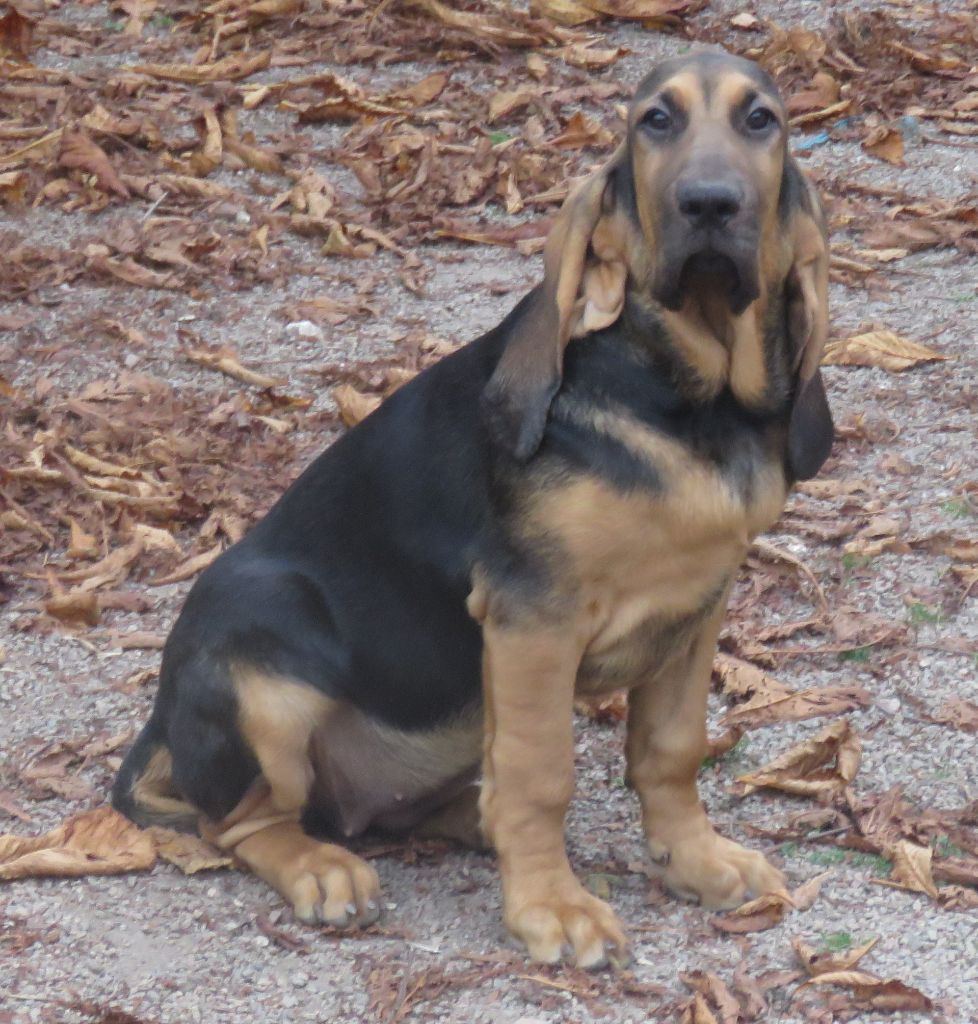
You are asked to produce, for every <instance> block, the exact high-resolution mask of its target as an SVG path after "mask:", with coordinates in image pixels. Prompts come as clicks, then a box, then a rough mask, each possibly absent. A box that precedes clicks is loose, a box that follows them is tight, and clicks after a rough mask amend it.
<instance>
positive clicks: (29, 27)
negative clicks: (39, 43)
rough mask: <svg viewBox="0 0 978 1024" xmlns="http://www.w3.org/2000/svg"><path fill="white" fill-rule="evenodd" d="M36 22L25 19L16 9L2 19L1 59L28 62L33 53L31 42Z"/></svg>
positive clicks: (0, 35) (0, 33) (12, 8)
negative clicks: (7, 58) (6, 58)
mask: <svg viewBox="0 0 978 1024" xmlns="http://www.w3.org/2000/svg"><path fill="white" fill-rule="evenodd" d="M36 24H37V22H36V21H33V20H31V19H30V18H27V17H25V16H24V15H23V14H21V13H20V11H18V10H17V8H16V7H11V8H10V9H9V10H8V11H7V13H6V14H5V15H4V16H3V17H2V18H0V59H3V58H5V57H9V58H12V59H14V60H18V61H23V60H27V58H28V56H29V54H30V52H31V41H32V38H33V35H34V26H35V25H36Z"/></svg>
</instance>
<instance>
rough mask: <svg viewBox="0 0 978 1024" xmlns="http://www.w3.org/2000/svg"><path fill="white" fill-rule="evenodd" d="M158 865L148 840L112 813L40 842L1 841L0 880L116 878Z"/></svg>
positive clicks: (99, 812)
mask: <svg viewBox="0 0 978 1024" xmlns="http://www.w3.org/2000/svg"><path fill="white" fill-rule="evenodd" d="M155 861H156V851H155V849H154V847H153V841H152V839H151V838H150V837H149V836H148V835H147V834H146V833H145V832H143V831H142V830H141V829H139V828H137V827H136V826H135V825H134V824H133V823H132V822H131V821H129V819H128V818H125V817H123V816H122V815H121V814H119V812H118V811H115V810H113V809H112V808H111V807H96V808H95V809H94V810H91V811H86V812H84V813H83V814H78V815H75V816H74V817H73V818H69V819H68V820H67V821H66V822H65V823H64V824H62V825H59V826H58V827H57V828H55V829H52V830H51V831H50V832H48V833H46V834H45V835H43V836H37V837H35V838H28V837H25V836H16V835H9V834H8V835H0V879H2V880H4V881H9V880H11V879H15V878H37V877H57V878H74V877H78V876H80V875H116V874H120V873H122V872H125V871H143V870H145V869H146V868H151V867H152V866H153V864H154V863H155Z"/></svg>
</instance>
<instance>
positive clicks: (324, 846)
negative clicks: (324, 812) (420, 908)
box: [277, 839, 380, 928]
mask: <svg viewBox="0 0 978 1024" xmlns="http://www.w3.org/2000/svg"><path fill="white" fill-rule="evenodd" d="M308 842H309V846H308V847H307V848H306V849H304V850H302V851H301V852H300V853H298V854H297V856H296V857H295V858H294V859H293V860H292V861H291V862H290V863H289V864H288V866H287V867H285V868H284V869H283V871H282V878H281V884H280V885H278V886H277V888H278V889H279V891H280V892H281V893H282V895H283V896H284V897H285V898H286V899H287V900H288V901H289V902H290V903H291V904H292V907H293V909H294V911H295V916H296V917H297V918H299V920H300V921H304V922H305V923H306V924H317V923H318V924H328V925H332V926H334V927H336V928H349V927H360V928H365V927H367V926H368V925H371V924H373V923H374V922H375V921H376V920H377V918H378V917H379V916H380V881H379V879H378V878H377V872H376V871H374V869H373V868H372V867H371V866H370V865H369V864H368V863H367V862H366V861H365V860H362V859H361V858H360V857H357V856H356V855H355V854H352V853H350V852H349V851H348V850H344V849H343V848H342V847H339V846H334V845H332V844H331V843H319V842H316V841H315V840H312V839H310V840H309V841H308Z"/></svg>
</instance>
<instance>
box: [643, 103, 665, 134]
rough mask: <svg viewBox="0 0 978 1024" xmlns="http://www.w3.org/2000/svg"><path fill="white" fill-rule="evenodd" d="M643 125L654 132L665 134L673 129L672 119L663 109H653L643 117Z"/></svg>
mask: <svg viewBox="0 0 978 1024" xmlns="http://www.w3.org/2000/svg"><path fill="white" fill-rule="evenodd" d="M642 124H644V125H645V126H646V127H647V128H651V129H652V130H653V131H656V132H664V131H668V130H669V129H670V128H671V127H672V118H671V117H670V116H669V115H668V114H667V113H666V112H665V111H664V110H663V109H662V108H661V107H652V108H651V110H647V111H646V112H645V114H644V116H643V117H642Z"/></svg>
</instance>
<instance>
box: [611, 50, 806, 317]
mask: <svg viewBox="0 0 978 1024" xmlns="http://www.w3.org/2000/svg"><path fill="white" fill-rule="evenodd" d="M626 150H627V152H626V155H625V159H626V160H628V161H629V163H630V164H631V174H630V178H631V181H632V182H634V193H635V194H634V204H635V210H636V213H637V216H638V220H639V223H640V225H641V229H642V234H643V236H644V237H645V239H646V240H647V242H648V244H649V249H650V251H651V253H652V260H651V262H652V273H653V278H652V295H653V297H654V298H655V299H656V300H657V301H659V302H660V303H662V305H663V306H665V307H666V309H670V310H674V311H675V310H680V309H681V308H682V306H683V304H684V302H685V301H686V300H687V299H688V297H689V296H690V295H691V294H693V295H696V294H701V293H703V292H707V291H708V292H711V293H713V294H715V295H718V296H722V297H723V298H724V299H725V300H726V301H727V303H728V304H729V307H730V309H731V311H732V312H733V313H735V314H737V313H742V312H743V311H744V310H745V309H746V308H747V307H748V306H749V305H750V304H751V303H752V302H753V301H754V300H755V299H757V298H758V296H759V295H760V292H761V283H760V277H761V241H762V238H764V236H765V234H766V233H767V232H770V231H771V230H772V228H773V226H774V223H775V221H776V217H777V206H778V197H779V194H780V191H781V180H782V176H783V173H784V164H785V159H786V154H787V117H786V114H785V110H784V106H783V104H782V102H781V98H780V96H779V95H778V92H777V88H776V87H775V85H774V83H773V82H772V81H771V79H770V78H769V77H768V75H767V74H766V73H765V72H764V71H762V70H761V69H760V68H759V67H758V66H757V65H756V64H752V63H750V62H749V61H745V60H740V59H738V58H735V57H729V56H726V55H724V54H703V55H701V56H698V57H694V58H690V59H682V58H680V59H678V60H670V61H666V62H664V63H663V64H660V65H659V66H658V67H657V68H656V69H655V70H654V71H653V72H652V73H651V74H650V75H649V76H648V77H647V78H646V79H645V80H644V81H643V82H642V84H641V85H640V86H639V88H638V91H637V93H636V96H635V99H634V101H633V103H632V105H631V109H630V111H629V118H628V144H627V147H626Z"/></svg>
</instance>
